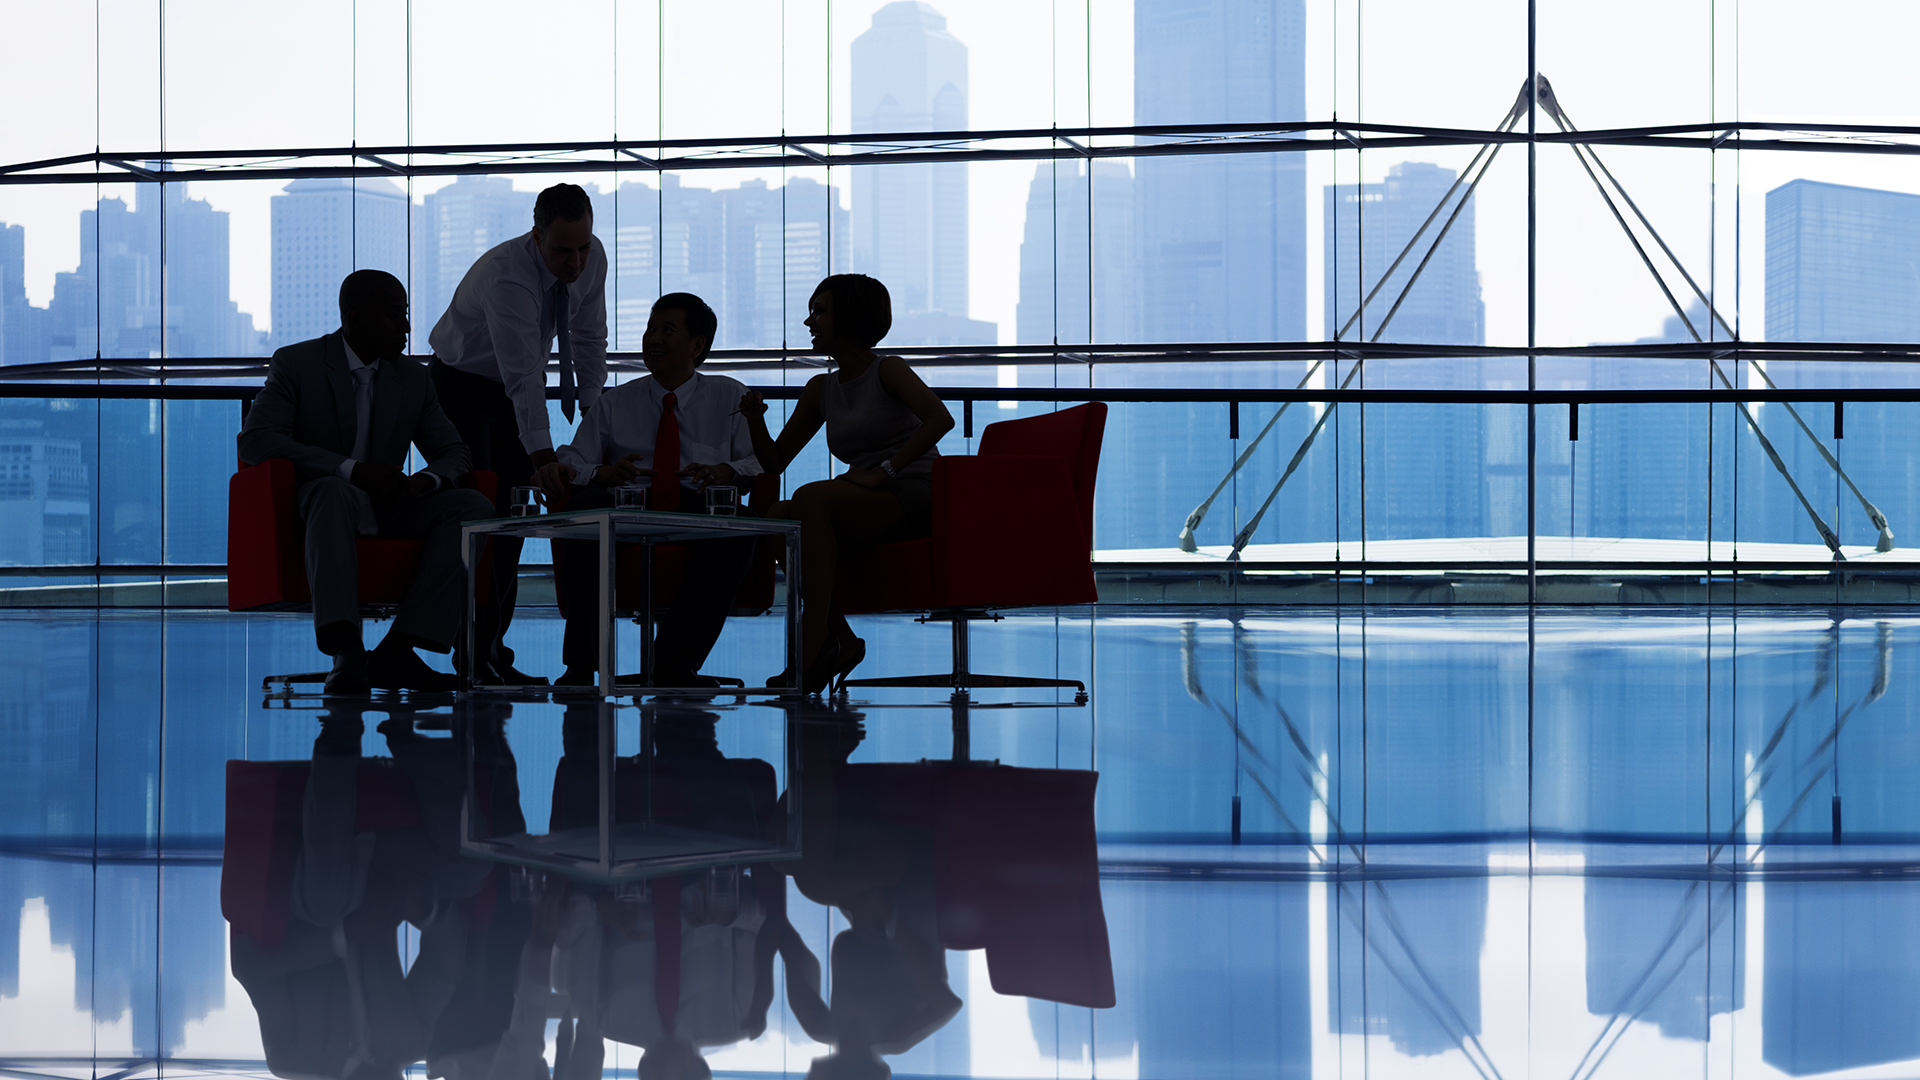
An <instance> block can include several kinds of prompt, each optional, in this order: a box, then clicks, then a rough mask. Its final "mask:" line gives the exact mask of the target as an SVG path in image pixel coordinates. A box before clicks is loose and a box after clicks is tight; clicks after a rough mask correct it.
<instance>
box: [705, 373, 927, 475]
mask: <svg viewBox="0 0 1920 1080" xmlns="http://www.w3.org/2000/svg"><path fill="white" fill-rule="evenodd" d="M829 377H830V376H827V375H815V376H814V377H813V378H811V379H809V380H807V385H806V388H805V389H803V390H801V391H800V400H799V402H798V403H796V404H795V405H794V407H793V413H792V415H790V416H788V417H787V422H786V424H785V426H783V427H782V428H781V429H780V437H779V438H778V439H776V438H774V437H773V436H772V435H771V434H770V433H768V431H767V403H766V402H765V401H763V400H761V397H760V395H759V394H757V393H755V392H753V391H751V390H749V391H747V394H746V396H745V397H743V398H741V399H740V413H741V415H743V416H745V417H746V418H747V436H748V437H749V438H751V439H752V440H753V457H754V460H756V461H758V462H759V463H760V468H761V469H763V470H765V471H767V472H770V473H772V474H773V475H775V476H778V475H780V474H781V473H783V472H786V471H787V466H788V465H791V464H793V459H794V458H796V457H798V456H799V455H800V451H802V450H804V449H806V446H807V444H808V443H809V442H812V441H813V437H814V435H816V434H818V433H819V431H820V425H821V424H823V423H825V422H826V417H825V415H824V414H822V413H821V411H820V380H821V379H825V378H829ZM948 424H949V426H951V424H952V422H951V421H949V422H948Z"/></svg>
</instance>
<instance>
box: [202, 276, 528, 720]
mask: <svg viewBox="0 0 1920 1080" xmlns="http://www.w3.org/2000/svg"><path fill="white" fill-rule="evenodd" d="M407 329H408V326H407V290H406V288H405V287H404V286H402V285H401V284H400V281H399V279H398V278H395V277H394V276H393V275H392V274H389V273H387V272H385V271H383V270H356V271H354V272H353V273H351V274H349V275H347V278H346V280H345V281H342V282H341V283H340V329H339V330H338V331H336V332H334V333H331V334H328V335H326V336H325V337H320V338H315V339H313V340H312V341H302V342H299V343H297V344H293V345H288V346H287V347H286V348H283V349H281V350H280V351H278V352H276V353H274V354H273V362H272V365H271V367H269V369H268V371H267V381H266V385H264V386H262V387H261V388H260V394H259V396H258V397H256V398H254V400H253V407H252V409H251V410H249V411H248V413H247V419H246V422H245V423H243V424H242V425H241V427H240V438H239V444H240V457H241V458H242V459H243V460H245V461H249V462H254V463H258V462H262V461H267V460H270V459H273V458H286V459H287V460H289V461H291V462H293V468H294V475H295V476H296V477H297V478H298V480H299V483H300V486H299V488H298V489H297V491H296V496H295V497H296V498H297V499H298V502H299V507H300V520H301V521H302V522H303V523H304V524H305V526H306V541H307V583H308V585H309V586H311V588H312V591H313V626H314V637H315V638H316V639H317V641H318V643H319V646H320V651H321V652H324V653H327V654H328V655H330V656H332V657H333V671H332V673H331V674H329V675H328V676H327V692H328V693H330V694H359V693H365V692H366V691H367V690H368V688H369V687H370V686H378V687H382V688H386V689H409V690H457V689H459V687H460V680H459V678H458V677H457V676H454V675H450V674H447V673H445V672H440V671H435V670H433V669H432V668H430V667H428V666H427V665H426V663H425V662H424V661H422V660H421V659H420V657H418V656H417V655H415V654H414V652H413V650H414V649H416V648H423V649H429V650H431V651H433V652H441V653H444V652H447V651H448V650H449V649H451V648H452V646H453V642H454V639H455V638H456V637H457V636H458V635H459V633H460V630H461V615H462V613H463V612H464V611H465V608H466V576H465V574H464V573H463V572H462V568H461V561H460V525H461V523H462V522H465V521H472V520H474V519H476V518H484V517H488V516H490V515H491V514H492V513H493V507H492V504H490V503H489V502H488V501H487V499H486V497H485V496H483V495H481V494H480V493H479V492H477V491H468V490H464V489H462V488H459V487H457V486H455V485H456V483H457V481H458V480H459V478H460V477H461V475H462V474H464V473H466V472H467V471H468V470H469V469H470V468H471V467H472V465H471V459H470V457H469V455H468V453H467V447H466V444H465V443H463V442H462V441H461V440H460V433H459V432H458V431H456V430H455V429H454V426H453V424H452V423H451V422H449V421H448V419H447V416H446V414H445V413H443V412H441V411H440V403H439V400H438V397H437V395H436V394H435V392H434V386H433V380H432V379H430V378H428V376H427V371H426V369H425V368H424V367H422V366H421V365H420V364H419V363H417V362H415V361H413V360H409V359H407V358H406V357H405V356H403V355H402V353H403V352H404V351H405V349H406V345H407ZM409 445H413V446H416V447H418V448H419V450H420V454H421V456H422V457H424V458H425V459H426V461H427V467H426V468H425V469H424V470H422V471H420V472H417V473H413V474H412V475H408V474H407V473H406V472H404V471H403V470H402V465H403V464H404V463H405V461H406V459H407V447H408V446H409ZM362 536H378V537H389V538H393V537H400V538H418V539H421V540H423V541H424V542H425V547H424V549H423V550H422V552H421V555H420V570H419V573H418V575H417V576H416V577H415V578H414V581H413V585H412V587H411V588H409V589H408V590H407V595H406V599H405V600H404V601H402V603H401V605H400V611H399V613H398V614H397V615H396V616H395V617H394V620H393V628H392V629H391V630H390V631H388V633H387V636H386V638H385V639H384V640H383V641H381V642H380V646H379V648H377V649H375V650H374V652H373V655H372V656H371V657H369V656H368V655H367V653H366V652H365V650H364V648H363V646H362V644H361V640H360V601H359V581H360V570H359V555H358V552H357V551H356V549H355V541H356V540H357V538H359V537H362Z"/></svg>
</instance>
